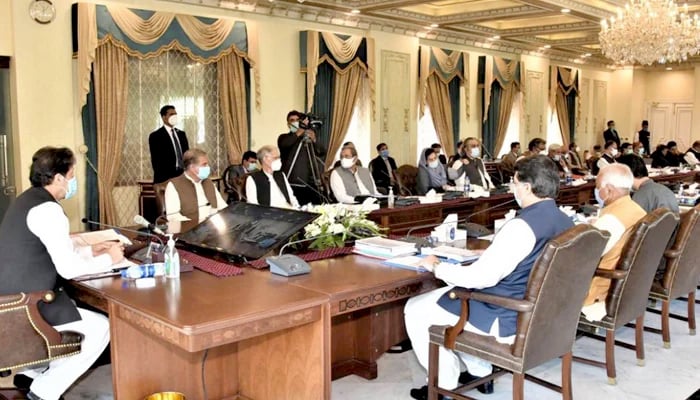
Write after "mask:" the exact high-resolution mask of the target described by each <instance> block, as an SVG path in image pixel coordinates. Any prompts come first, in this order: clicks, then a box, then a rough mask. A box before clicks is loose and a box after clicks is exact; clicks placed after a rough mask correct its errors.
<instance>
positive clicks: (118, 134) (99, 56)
mask: <svg viewBox="0 0 700 400" xmlns="http://www.w3.org/2000/svg"><path fill="white" fill-rule="evenodd" d="M127 61H128V57H127V55H126V53H125V52H123V51H122V50H121V49H119V48H117V47H116V46H113V45H111V44H109V43H107V44H104V45H102V46H100V47H98V48H97V50H96V54H95V66H94V72H95V106H96V107H95V108H96V110H97V163H98V164H97V165H99V166H100V168H99V178H100V180H99V185H98V186H99V194H100V202H99V207H100V221H102V222H103V223H105V224H112V225H114V224H116V223H117V214H116V210H115V207H114V198H113V196H112V190H113V189H114V184H115V182H116V180H117V176H118V175H119V166H120V165H121V158H122V151H121V150H122V146H123V144H124V126H125V125H126V101H127V90H126V88H127V69H128V62H127Z"/></svg>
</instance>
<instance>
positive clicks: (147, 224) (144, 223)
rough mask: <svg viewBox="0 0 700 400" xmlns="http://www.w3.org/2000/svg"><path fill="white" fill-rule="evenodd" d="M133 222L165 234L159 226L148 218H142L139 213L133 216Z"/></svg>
mask: <svg viewBox="0 0 700 400" xmlns="http://www.w3.org/2000/svg"><path fill="white" fill-rule="evenodd" d="M134 223H135V224H137V225H141V226H143V227H145V228H148V229H149V230H151V231H153V232H155V233H157V234H159V235H163V236H165V232H163V231H162V230H161V229H160V228H158V226H156V225H155V224H152V223H150V222H148V220H147V219H146V218H144V217H142V216H140V215H136V216H134Z"/></svg>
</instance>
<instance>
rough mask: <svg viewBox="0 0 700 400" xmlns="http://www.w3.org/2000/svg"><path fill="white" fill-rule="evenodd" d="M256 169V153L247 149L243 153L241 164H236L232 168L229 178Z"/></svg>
mask: <svg viewBox="0 0 700 400" xmlns="http://www.w3.org/2000/svg"><path fill="white" fill-rule="evenodd" d="M257 170H258V155H257V154H255V152H254V151H252V150H248V151H246V152H245V153H243V157H242V158H241V165H236V166H235V167H234V168H233V171H232V174H231V178H238V177H241V176H243V175H247V174H250V173H253V172H255V171H257Z"/></svg>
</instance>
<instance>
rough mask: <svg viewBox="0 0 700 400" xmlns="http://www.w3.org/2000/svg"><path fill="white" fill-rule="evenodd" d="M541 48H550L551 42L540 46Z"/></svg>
mask: <svg viewBox="0 0 700 400" xmlns="http://www.w3.org/2000/svg"><path fill="white" fill-rule="evenodd" d="M542 48H543V49H551V48H552V45H551V44H545V45H544V46H542Z"/></svg>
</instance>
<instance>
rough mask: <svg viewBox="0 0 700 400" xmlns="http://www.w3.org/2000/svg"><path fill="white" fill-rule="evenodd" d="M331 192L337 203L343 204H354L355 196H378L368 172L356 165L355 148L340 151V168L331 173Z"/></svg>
mask: <svg viewBox="0 0 700 400" xmlns="http://www.w3.org/2000/svg"><path fill="white" fill-rule="evenodd" d="M331 191H332V192H333V195H334V196H335V198H336V200H338V202H339V203H345V204H353V203H355V196H363V195H364V196H369V195H377V194H378V193H377V188H376V187H375V185H374V179H372V175H371V174H370V173H369V170H368V169H367V168H364V167H360V166H358V164H357V149H355V146H345V147H343V149H342V150H341V151H340V167H338V168H334V169H333V172H331Z"/></svg>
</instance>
